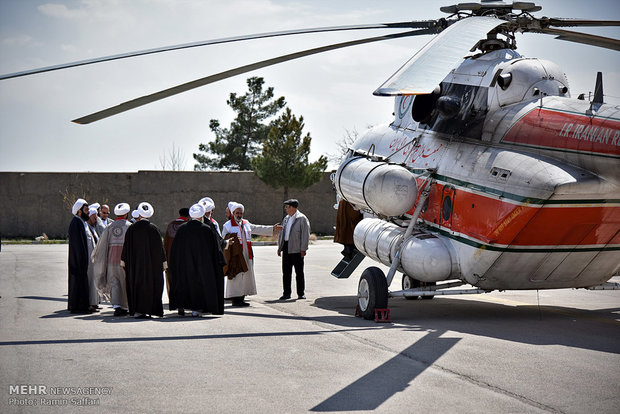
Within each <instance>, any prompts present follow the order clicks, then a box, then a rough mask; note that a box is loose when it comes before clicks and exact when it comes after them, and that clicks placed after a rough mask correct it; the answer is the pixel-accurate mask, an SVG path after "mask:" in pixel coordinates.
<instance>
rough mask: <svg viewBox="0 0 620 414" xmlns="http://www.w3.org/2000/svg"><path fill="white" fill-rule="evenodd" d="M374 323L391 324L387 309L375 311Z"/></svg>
mask: <svg viewBox="0 0 620 414" xmlns="http://www.w3.org/2000/svg"><path fill="white" fill-rule="evenodd" d="M375 322H392V319H390V310H389V309H387V308H386V309H375Z"/></svg>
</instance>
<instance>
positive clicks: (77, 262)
mask: <svg viewBox="0 0 620 414" xmlns="http://www.w3.org/2000/svg"><path fill="white" fill-rule="evenodd" d="M71 212H72V213H73V219H72V220H71V224H69V299H68V301H67V308H68V309H69V311H70V312H71V313H90V310H89V309H88V306H89V297H88V262H89V256H88V244H87V241H86V220H88V203H87V202H86V200H84V199H82V198H78V199H77V201H76V202H75V204H73V208H72V209H71Z"/></svg>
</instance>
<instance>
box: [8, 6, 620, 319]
mask: <svg viewBox="0 0 620 414" xmlns="http://www.w3.org/2000/svg"><path fill="white" fill-rule="evenodd" d="M541 9H542V8H541V7H540V6H537V5H536V4H534V3H531V2H513V3H506V2H503V1H488V0H487V1H485V0H483V1H481V2H480V3H460V4H456V5H452V6H446V7H442V8H441V11H443V12H445V13H448V14H449V16H448V17H446V18H441V19H438V20H424V21H410V22H400V23H381V24H368V25H355V26H337V27H321V28H311V29H301V30H288V31H281V32H271V33H262V34H257V35H247V36H239V37H232V38H224V39H215V40H209V41H204V42H195V43H188V44H182V45H175V46H167V47H162V48H157V49H149V50H144V51H138V52H131V53H124V54H120V55H113V56H107V57H103V58H97V59H89V60H85V61H79V62H72V63H67V64H62V65H55V66H50V67H45V68H40V69H33V70H29V71H23V72H17V73H12V74H7V75H2V76H0V79H9V78H13V77H19V76H26V75H31V74H35V73H40V72H47V71H52V70H59V69H65V68H69V67H74V66H81V65H87V64H92V63H97V62H103V61H109V60H116V59H123V58H128V57H133V56H139V55H145V54H152V53H159V52H165V51H169V50H177V49H184V48H190V47H197V46H205V45H211V44H220V43H228V42H237V41H244V40H249V39H257V38H267V37H276V36H288V35H297V34H304V33H318V32H330V31H343V30H365V29H391V28H393V29H409V30H407V31H404V32H399V33H395V34H388V35H382V36H376V37H371V38H365V39H359V40H353V41H349V42H344V43H337V44H331V45H327V46H323V47H318V48H314V49H309V50H305V51H301V52H297V53H291V54H288V55H284V56H280V57H276V58H273V59H268V60H265V61H261V62H256V63H253V64H248V65H245V66H242V67H239V68H234V69H231V70H228V71H225V72H222V73H219V74H215V75H211V76H208V77H205V78H201V79H198V80H195V81H192V82H188V83H185V84H182V85H179V86H175V87H172V88H169V89H166V90H163V91H160V92H156V93H153V94H150V95H146V96H143V97H140V98H137V99H134V100H131V101H127V102H124V103H122V104H120V105H117V106H114V107H111V108H108V109H104V110H102V111H99V112H96V113H93V114H90V115H87V116H84V117H81V118H78V119H76V120H74V122H76V123H79V124H88V123H91V122H95V121H98V120H101V119H104V118H107V117H109V116H112V115H116V114H118V113H121V112H124V111H127V110H130V109H133V108H136V107H139V106H142V105H145V104H148V103H151V102H154V101H157V100H159V99H163V98H166V97H169V96H172V95H175V94H178V93H181V92H185V91H187V90H190V89H193V88H196V87H199V86H203V85H206V84H209V83H212V82H216V81H219V80H222V79H226V78H229V77H231V76H235V75H239V74H242V73H246V72H249V71H254V70H257V69H260V68H263V67H267V66H270V65H274V64H278V63H282V62H285V61H288V60H292V59H297V58H300V57H303V56H308V55H312V54H316V53H321V52H325V51H329V50H334V49H338V48H343V47H349V46H354V45H358V44H364V43H370V42H376V41H381V40H387V39H394V38H401V37H407V36H418V35H435V37H434V38H433V39H432V40H431V41H430V42H429V43H428V44H427V45H426V46H424V47H423V48H422V49H421V50H420V51H418V52H417V53H416V54H415V55H414V56H413V57H412V58H411V59H410V60H409V61H408V62H407V63H406V64H405V65H404V66H403V67H401V68H400V69H399V70H398V71H397V72H396V73H395V74H394V75H393V76H392V77H391V78H390V79H388V80H387V81H386V82H385V83H384V84H383V85H382V86H380V87H379V88H378V89H377V90H376V91H375V92H374V94H375V95H378V96H395V104H394V120H393V121H392V122H391V123H390V124H388V125H383V126H377V127H374V128H372V129H371V130H369V131H368V132H367V133H366V134H364V135H363V136H362V137H361V138H360V139H358V140H357V141H356V142H355V143H354V144H353V145H352V147H351V148H350V150H349V152H348V154H347V156H346V158H345V159H344V161H343V162H342V164H341V165H340V166H339V168H338V170H337V172H336V173H335V174H333V182H334V186H335V188H336V191H337V193H338V195H339V197H341V198H342V199H344V200H346V201H347V202H348V203H350V204H351V205H353V206H354V207H355V208H356V209H358V210H363V211H366V212H369V213H372V215H373V217H372V218H366V219H364V220H362V221H361V222H359V224H358V225H357V226H356V227H355V231H354V241H355V246H356V248H357V250H358V251H359V253H358V254H357V255H356V256H354V257H353V259H351V260H343V261H342V262H341V263H340V264H339V265H338V266H337V267H336V269H334V272H332V274H333V275H334V276H336V277H348V276H349V275H350V274H351V273H352V271H353V270H354V269H355V268H356V267H357V266H358V265H359V263H360V262H361V260H362V259H363V258H364V257H369V258H371V259H373V260H375V261H377V262H380V263H382V264H384V265H386V266H388V267H389V271H388V273H387V275H385V274H384V273H383V271H382V270H381V269H380V268H379V267H376V266H373V267H369V268H367V269H365V270H364V271H363V272H362V275H361V278H360V282H359V284H358V295H357V296H358V307H359V313H360V314H361V315H362V316H363V317H365V318H367V319H372V318H376V317H377V316H376V312H377V310H382V309H385V308H387V302H388V298H389V297H406V298H417V297H423V298H432V297H434V296H436V295H457V294H472V293H485V292H490V291H493V290H510V289H558V288H588V289H620V284H617V283H610V282H608V281H609V279H611V278H612V277H613V276H614V275H615V274H617V273H618V271H619V269H620V106H617V105H610V104H606V103H605V102H604V97H605V95H604V93H603V81H602V75H601V74H600V73H599V75H598V76H597V80H596V87H595V93H594V95H593V96H592V97H587V98H586V97H584V96H580V97H578V98H576V99H575V98H571V96H570V91H569V85H568V81H567V79H566V76H565V74H564V72H563V71H562V69H560V68H559V67H558V66H557V65H556V64H554V63H552V62H549V61H546V60H542V59H534V58H524V57H522V56H521V55H519V53H518V52H517V51H516V41H515V33H518V32H533V33H542V34H550V35H554V36H556V38H557V39H560V40H566V41H572V42H579V43H584V44H588V45H592V46H597V47H603V48H607V49H612V50H616V51H618V50H620V40H617V39H612V38H606V37H601V36H595V35H591V34H585V33H580V32H575V31H569V30H565V29H561V28H562V27H571V26H572V27H597V26H620V21H610V20H584V19H564V18H547V17H543V18H537V17H534V16H533V13H535V12H538V11H540V10H541ZM396 272H400V273H402V275H403V276H402V289H401V290H398V291H396V290H393V291H390V290H389V287H390V285H391V283H392V281H393V279H394V276H395V274H396ZM463 285H471V286H470V287H468V288H463V289H461V286H463Z"/></svg>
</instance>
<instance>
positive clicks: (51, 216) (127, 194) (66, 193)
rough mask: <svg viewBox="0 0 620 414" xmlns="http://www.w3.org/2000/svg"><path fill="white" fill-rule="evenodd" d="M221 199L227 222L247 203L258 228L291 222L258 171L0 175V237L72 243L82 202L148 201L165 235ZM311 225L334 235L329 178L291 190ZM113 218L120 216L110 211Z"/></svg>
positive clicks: (219, 213)
mask: <svg viewBox="0 0 620 414" xmlns="http://www.w3.org/2000/svg"><path fill="white" fill-rule="evenodd" d="M207 196H208V197H211V198H212V199H213V200H214V201H215V207H216V209H215V214H214V217H215V219H216V220H217V221H218V222H219V223H220V226H221V225H222V224H224V222H225V221H226V220H225V217H224V210H225V208H226V204H227V203H228V202H229V201H231V200H234V201H238V202H240V203H242V204H244V205H245V211H246V214H245V217H246V218H247V219H248V220H250V222H252V223H255V224H273V223H276V222H280V221H281V220H282V218H283V217H284V211H283V208H282V202H283V201H284V191H283V190H282V189H278V190H274V189H273V188H271V187H269V186H267V185H265V184H264V183H263V182H262V181H260V180H259V179H258V178H257V177H256V176H255V175H254V173H252V172H193V171H192V172H189V171H179V172H177V171H139V172H137V173H28V172H21V173H20V172H0V235H2V238H18V237H26V238H32V237H36V236H40V235H41V234H43V233H45V234H47V235H48V236H49V237H50V238H66V234H67V229H68V226H69V222H70V221H71V207H72V206H73V203H74V202H75V200H76V199H77V198H80V197H81V198H84V199H85V200H86V201H88V202H89V203H94V202H98V203H100V204H108V205H109V206H110V210H111V212H112V213H113V209H114V206H115V205H116V204H117V203H120V202H127V203H129V204H130V205H131V206H132V208H135V207H136V206H137V205H138V203H140V202H141V201H148V202H149V203H151V204H152V205H153V208H154V209H155V215H154V216H153V218H152V219H151V222H152V223H154V224H155V225H157V226H158V227H159V228H160V230H161V231H163V230H164V229H165V228H166V224H167V223H168V222H170V221H171V220H173V219H175V218H176V217H177V216H178V210H179V208H181V207H189V206H191V205H192V204H194V203H196V202H197V201H198V200H199V199H201V198H202V197H207ZM289 197H290V198H297V199H298V200H299V203H300V206H299V210H300V211H302V212H303V213H304V214H306V216H308V219H309V220H310V225H311V228H312V232H313V233H320V234H333V228H334V226H335V224H336V210H334V209H333V205H334V203H335V192H334V190H333V188H332V184H331V181H330V179H329V173H325V175H324V176H323V179H322V180H321V181H320V182H319V183H317V184H314V185H313V186H311V187H310V188H307V189H305V190H303V191H300V190H295V189H289ZM110 217H111V218H114V215H113V214H110Z"/></svg>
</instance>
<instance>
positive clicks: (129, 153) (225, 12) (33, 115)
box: [0, 0, 620, 172]
mask: <svg viewBox="0 0 620 414" xmlns="http://www.w3.org/2000/svg"><path fill="white" fill-rule="evenodd" d="M454 3H455V2H450V1H449V0H444V1H424V2H422V1H412V0H406V1H365V0H355V1H334V0H327V1H322V0H314V1H277V0H227V1H226V2H222V1H219V0H218V1H211V0H131V1H126V0H70V1H37V0H0V73H2V74H7V73H12V72H18V71H22V70H27V69H32V68H37V67H43V66H50V65H55V64H60V63H66V62H72V61H78V60H83V59H89V58H94V57H100V56H107V55H114V54H119V53H122V52H128V51H134V50H142V49H149V48H154V47H160V46H166V45H173V44H181V43H188V42H194V41H198V40H206V39H216V38H222V37H231V36H238V35H244V34H252V33H262V32H271V31H280V30H290V29H295V28H308V27H322V26H332V25H352V24H364V23H384V22H394V21H408V20H426V19H436V18H439V17H447V15H445V14H444V13H442V12H440V11H439V7H440V6H444V5H450V4H454ZM537 3H538V4H540V5H542V7H543V10H542V11H541V12H538V13H536V14H535V15H536V16H537V17H541V16H549V17H574V18H590V19H614V20H620V2H617V0H609V1H596V0H594V1H571V0H544V1H537ZM582 30H583V31H588V32H589V33H593V34H598V35H602V36H608V37H614V38H620V29H619V28H594V29H592V28H590V29H587V30H586V29H582ZM393 32H395V31H394V30H391V31H382V30H366V31H356V32H343V33H323V34H311V35H297V36H291V37H286V38H277V39H265V40H251V41H247V42H243V43H236V44H227V45H216V46H206V47H201V48H194V49H189V50H183V51H174V52H168V53H164V54H158V55H150V56H142V57H136V58H132V59H126V60H122V61H113V62H106V63H100V64H97V65H91V66H83V67H77V68H71V69H66V70H62V71H55V72H48V73H42V74H37V75H32V76H27V77H22V78H15V79H8V80H0V171H22V172H44V171H47V172H66V171H70V172H83V171H93V172H133V171H138V170H161V169H162V164H163V162H164V159H166V158H167V159H168V160H169V159H170V157H171V155H172V153H173V152H176V154H177V156H180V157H181V158H180V159H181V162H180V164H181V167H183V169H185V170H193V167H194V160H193V158H192V153H194V152H198V146H199V144H200V143H207V142H209V141H212V140H213V139H214V138H215V137H214V135H213V133H212V132H211V131H210V130H209V120H211V119H218V120H219V121H220V124H221V125H222V126H228V125H229V124H230V122H231V121H232V120H233V119H234V116H235V113H234V112H233V111H232V109H231V108H230V107H229V106H228V105H227V104H226V100H227V99H228V96H229V94H230V93H231V92H236V93H238V94H243V93H245V92H246V90H247V87H246V83H245V82H246V79H247V78H248V77H250V76H262V77H263V78H264V79H265V84H266V85H267V86H272V87H274V89H275V94H276V96H284V97H285V98H286V101H287V104H288V106H289V107H290V108H291V110H292V111H293V113H294V114H295V115H297V116H300V115H301V116H303V117H304V121H305V129H304V132H309V133H310V136H311V137H312V152H311V154H310V160H311V161H314V160H316V159H318V157H319V156H321V155H335V154H337V153H338V146H337V143H338V142H339V141H342V140H343V138H344V137H345V135H346V132H347V131H354V130H356V131H358V132H363V131H364V130H365V129H366V128H367V127H368V126H371V125H378V124H384V123H389V122H390V121H391V119H392V115H391V114H392V111H393V98H388V97H375V96H373V95H372V92H373V91H374V90H375V89H376V88H377V87H378V86H379V85H381V84H382V83H383V82H384V81H385V80H386V79H388V78H389V77H390V76H391V75H392V74H393V73H394V72H395V71H396V70H397V69H398V68H400V66H401V65H402V64H404V63H405V62H406V61H407V60H408V59H409V58H410V57H411V56H413V55H414V54H415V52H416V51H417V50H418V49H420V48H421V47H423V46H424V45H425V44H426V43H427V42H428V41H430V40H431V36H418V37H410V38H405V39H396V40H389V41H384V42H379V43H372V44H367V45H361V46H354V47H350V48H347V49H341V50H336V51H331V52H327V53H324V54H321V55H314V56H310V57H304V58H301V59H298V60H295V61H290V62H286V63H283V64H280V65H277V66H272V67H269V68H265V69H261V70H258V71H255V72H250V73H247V74H242V75H239V76H237V77H234V78H230V79H227V80H224V81H221V82H218V83H216V84H211V85H207V86H204V87H201V88H198V89H195V90H193V91H190V92H186V93H184V94H181V95H177V96H174V97H170V98H167V99H165V100H162V101H159V102H156V103H152V104H150V105H147V106H144V107H141V108H138V109H134V110H132V111H129V112H125V113H123V114H120V115H117V116H115V117H111V118H107V119H104V120H102V121H99V122H96V123H93V124H89V125H78V124H74V123H72V122H71V120H72V119H75V118H78V117H81V116H84V115H87V114H90V113H92V112H95V111H98V110H101V109H104V108H108V107H110V106H113V105H116V104H119V103H121V102H124V101H126V100H129V99H133V98H136V97H139V96H143V95H146V94H150V93H153V92H156V91H159V90H161V89H165V88H168V87H171V86H174V85H178V84H181V83H184V82H188V81H191V80H195V79H198V78H202V77H204V76H207V75H210V74H214V73H217V72H220V71H223V70H227V69H231V68H234V67H236V66H241V65H244V64H248V63H252V62H255V61H259V60H263V59H267V58H271V57H274V56H279V55H283V54H286V53H291V52H294V51H297V50H301V49H307V48H312V47H317V46H321V45H326V44H329V43H334V42H341V41H346V40H352V39H359V38H362V37H370V36H376V35H380V34H384V33H393ZM517 45H518V51H519V52H520V53H521V54H522V55H524V56H526V57H538V58H544V59H548V60H551V61H553V62H555V63H557V64H558V65H559V66H560V67H561V68H563V70H564V71H565V73H566V74H567V76H568V80H569V82H570V88H571V93H572V96H573V97H576V96H577V95H578V94H579V93H582V92H585V93H586V95H587V93H588V92H589V91H593V89H594V81H595V78H596V72H597V71H602V72H603V81H604V91H605V94H606V95H607V97H606V101H607V102H610V103H614V104H617V105H620V53H618V52H614V51H608V50H606V49H602V48H596V47H590V46H586V45H581V44H576V43H571V42H565V41H559V40H555V39H553V37H552V36H549V35H541V34H530V33H528V34H518V35H517ZM332 167H333V166H332Z"/></svg>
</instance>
